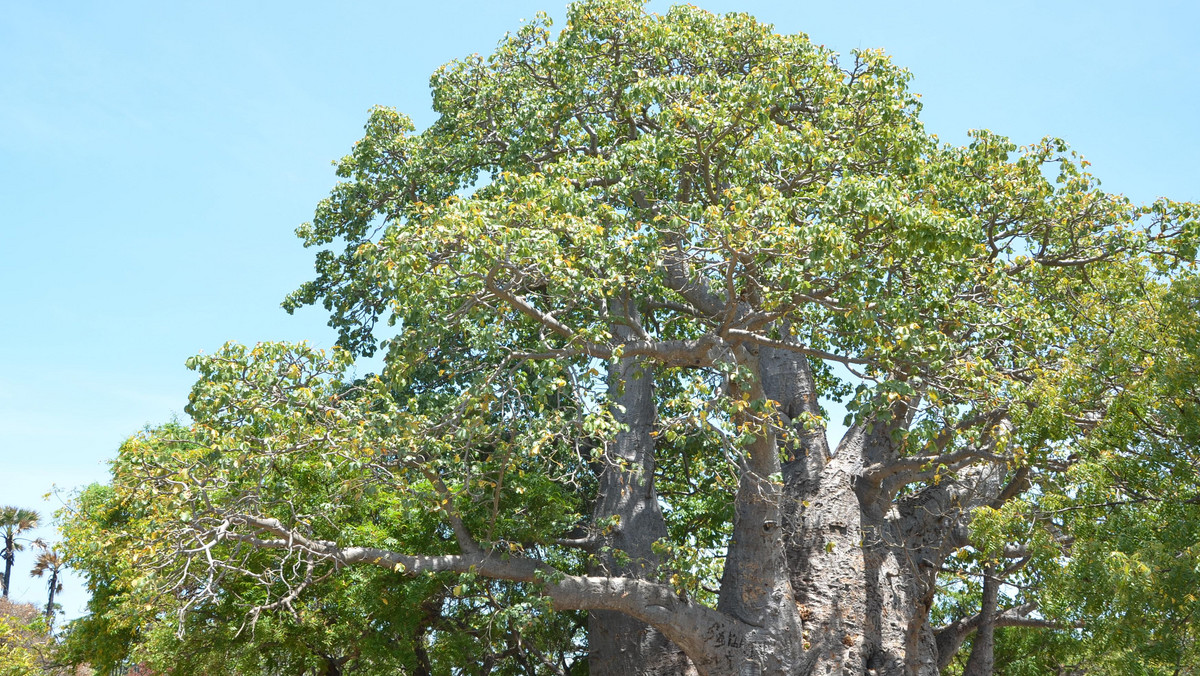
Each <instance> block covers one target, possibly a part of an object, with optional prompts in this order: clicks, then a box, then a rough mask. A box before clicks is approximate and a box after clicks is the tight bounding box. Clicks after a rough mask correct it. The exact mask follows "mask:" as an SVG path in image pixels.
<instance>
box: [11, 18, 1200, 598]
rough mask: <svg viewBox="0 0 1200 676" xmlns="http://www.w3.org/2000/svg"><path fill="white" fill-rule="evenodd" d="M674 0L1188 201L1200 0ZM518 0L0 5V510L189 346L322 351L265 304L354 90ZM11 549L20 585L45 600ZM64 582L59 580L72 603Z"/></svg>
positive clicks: (389, 84) (376, 86) (143, 406)
mask: <svg viewBox="0 0 1200 676" xmlns="http://www.w3.org/2000/svg"><path fill="white" fill-rule="evenodd" d="M550 1H552V2H556V3H561V2H562V0H550ZM696 4H698V5H699V6H701V7H703V8H705V9H708V10H711V11H714V12H726V11H734V10H738V11H747V12H750V13H751V14H754V15H755V16H757V17H758V18H759V19H760V20H762V21H765V22H769V23H773V24H774V25H775V27H776V30H778V31H779V32H786V33H794V32H798V31H802V32H805V33H807V34H808V35H809V36H810V37H811V38H812V39H813V41H814V42H817V43H820V44H824V45H827V46H829V47H831V48H833V49H835V50H837V51H839V52H842V53H848V52H849V51H850V50H852V49H856V48H877V47H878V48H883V49H884V50H886V51H887V52H888V53H890V54H891V55H892V56H893V58H894V60H895V62H896V63H898V64H899V65H902V66H904V67H906V68H908V69H910V70H911V71H912V72H913V73H914V76H915V77H914V80H913V82H912V87H913V89H914V90H915V91H917V92H920V93H921V94H922V95H923V101H924V104H925V110H924V114H923V118H924V120H925V123H926V126H927V128H928V129H929V130H930V131H932V132H934V133H936V134H938V135H939V136H940V137H941V138H942V139H943V140H945V141H948V142H954V143H960V142H963V141H964V140H965V138H966V131H967V130H968V129H973V128H988V129H991V130H993V131H996V132H998V133H1002V134H1006V135H1008V136H1010V137H1011V138H1012V139H1013V140H1014V141H1016V142H1017V143H1029V142H1033V141H1036V140H1037V139H1040V138H1041V137H1043V136H1046V135H1052V136H1059V137H1062V138H1065V139H1067V140H1068V141H1069V142H1070V143H1071V144H1072V145H1073V146H1074V147H1075V148H1076V149H1077V150H1079V151H1080V152H1082V153H1083V154H1084V155H1085V156H1086V157H1087V159H1088V160H1090V161H1091V162H1092V164H1093V167H1092V169H1093V171H1094V173H1095V174H1096V175H1097V176H1098V177H1100V178H1101V179H1102V180H1103V182H1104V187H1105V188H1106V189H1108V190H1110V191H1113V192H1121V193H1125V194H1127V195H1129V196H1130V197H1131V198H1133V199H1134V200H1137V201H1148V200H1151V199H1154V198H1155V197H1158V196H1160V195H1166V196H1170V197H1172V198H1174V199H1180V200H1193V201H1198V200H1200V181H1198V178H1200V171H1198V170H1197V168H1196V162H1197V158H1200V131H1198V129H1197V126H1198V124H1200V114H1198V112H1197V111H1198V110H1200V40H1198V38H1197V36H1198V35H1200V9H1198V7H1200V3H1192V2H1177V3H1170V2H1140V3H1115V2H1096V1H1091V2H1065V1H1054V2H1050V1H1046V0H1038V1H1037V2H991V3H976V2H961V1H959V2H921V3H904V2H896V1H894V0H892V1H890V2H870V1H862V0H860V1H859V2H855V3H832V2H827V1H826V2H810V1H808V0H795V1H792V2H768V1H766V0H762V1H746V2H728V1H720V2H718V1H715V0H714V1H711V2H710V1H706V0H701V1H700V2H697V3H696ZM668 5H669V3H666V2H657V1H655V2H651V3H650V5H649V7H650V9H651V10H657V11H664V10H665V9H666V8H667V7H668ZM539 9H544V10H547V11H548V12H549V13H550V15H551V16H552V17H554V18H555V19H556V20H557V23H559V24H561V18H562V17H563V16H564V14H565V7H564V5H563V4H549V2H547V0H538V1H536V2H531V1H525V0H521V1H519V2H505V1H497V2H462V1H458V0H442V1H441V2H407V1H404V2H400V1H397V2H369V1H365V0H360V1H358V2H353V3H351V2H341V3H338V2H326V3H313V2H302V1H297V0H292V1H289V2H286V3H284V2H254V3H248V2H207V3H173V2H161V0H156V1H155V2H124V1H110V2H104V3H100V2H92V3H78V2H70V1H66V0H61V1H56V2H52V3H51V2H40V1H38V2H33V1H30V2H24V1H14V0H0V504H4V505H20V506H24V507H31V508H35V509H38V510H40V511H41V512H42V513H43V515H46V516H47V517H49V516H50V515H51V514H52V513H53V512H54V511H55V510H56V509H57V508H58V507H59V506H60V505H61V500H60V499H59V498H55V497H51V499H49V500H43V498H42V496H43V495H44V494H46V493H47V492H49V491H51V490H52V487H57V489H58V490H59V491H64V492H67V493H69V492H70V491H71V490H72V489H74V488H76V487H79V486H82V485H86V484H87V483H89V482H93V481H103V480H105V478H106V476H107V468H106V466H105V464H104V462H105V460H106V459H108V458H110V457H112V456H113V455H114V454H115V451H116V449H117V447H118V446H119V445H120V443H121V441H122V440H123V439H124V438H125V437H127V436H128V435H130V434H132V433H133V432H136V431H137V430H138V429H140V428H142V427H143V426H145V425H147V424H156V423H161V422H164V421H166V420H169V419H170V418H171V417H172V416H173V415H179V416H182V410H183V406H184V404H185V403H186V400H187V393H188V391H189V388H190V385H191V382H192V379H193V378H192V374H191V372H189V371H188V370H187V369H186V368H184V365H183V364H184V360H185V359H187V357H189V356H190V355H193V354H195V353H197V352H201V351H206V352H212V351H213V350H215V349H216V348H218V347H220V345H221V344H222V343H223V342H225V341H227V340H237V341H241V342H247V343H253V342H255V341H259V340H303V339H307V340H309V341H311V342H313V343H314V344H316V345H317V346H320V347H328V346H330V345H331V344H332V342H333V340H334V337H335V336H334V334H333V332H332V331H331V330H330V329H328V328H327V327H326V326H325V319H324V316H323V315H322V314H321V313H320V312H318V311H315V310H309V311H302V312H300V313H298V314H297V315H296V316H289V315H287V314H286V313H285V312H283V311H282V310H281V309H280V308H279V303H280V301H281V300H283V297H284V296H285V295H286V294H287V293H288V292H290V291H292V290H293V289H295V288H296V287H297V286H298V285H299V284H301V283H302V282H304V281H305V280H306V279H308V278H309V276H310V274H311V271H312V257H311V252H309V251H305V250H304V249H303V248H302V247H301V245H300V243H299V240H297V239H296V238H295V237H294V235H293V230H294V229H295V227H296V226H297V225H299V224H300V223H302V222H304V221H305V220H307V219H308V218H309V217H310V216H311V214H312V212H313V208H314V207H315V206H316V204H317V202H318V200H320V199H321V198H322V197H323V196H324V195H325V194H327V193H328V191H329V188H330V187H331V186H332V185H333V183H334V181H335V178H334V175H333V169H332V167H331V166H330V161H331V160H334V159H336V158H338V157H341V156H342V155H344V154H345V153H346V152H347V151H348V150H349V149H350V147H351V145H352V144H353V143H354V141H355V140H357V139H358V138H359V137H360V136H361V131H362V125H363V123H364V122H365V120H366V115H367V111H368V109H369V108H370V107H371V106H373V105H377V104H380V105H387V106H393V107H396V108H398V109H399V110H401V111H403V112H406V113H408V114H410V115H411V116H412V117H413V119H414V120H415V121H416V123H417V125H418V127H424V126H426V125H428V124H429V123H430V122H431V121H432V115H433V114H432V112H431V111H430V108H429V90H428V78H429V75H430V74H431V73H432V72H433V70H434V69H435V68H436V67H437V66H439V65H441V64H442V63H445V62H446V61H449V60H451V59H455V58H459V57H462V56H465V55H467V54H470V53H473V52H479V53H485V54H486V53H489V52H490V51H491V50H492V49H493V47H494V46H495V44H496V42H497V40H498V39H499V38H500V37H502V36H503V34H504V33H505V32H506V31H508V30H512V29H515V28H516V27H518V26H519V25H520V24H519V22H520V19H522V18H529V17H532V16H533V15H534V14H535V12H536V11H538V10H539ZM46 521H47V522H48V521H49V518H47V519H46ZM33 535H35V536H41V537H45V538H48V539H55V538H56V537H57V536H56V533H55V531H54V530H53V528H50V527H47V528H43V529H41V530H39V531H38V532H36V533H34V534H33ZM32 564H33V555H32V554H31V553H29V552H25V553H23V554H20V555H18V559H17V564H16V567H15V569H14V572H13V596H14V597H15V598H17V599H23V600H29V601H41V600H42V599H44V596H45V594H44V584H43V581H42V580H40V579H36V578H30V577H29V575H28V571H29V569H30V568H31V567H32ZM86 598H87V597H86V591H85V590H84V589H83V587H82V585H81V584H80V583H79V581H78V580H75V579H69V580H68V584H67V589H66V591H65V593H64V594H63V595H62V596H61V603H62V604H63V606H64V608H65V611H66V614H67V616H68V617H73V616H77V615H79V614H81V613H82V612H84V604H85V602H86Z"/></svg>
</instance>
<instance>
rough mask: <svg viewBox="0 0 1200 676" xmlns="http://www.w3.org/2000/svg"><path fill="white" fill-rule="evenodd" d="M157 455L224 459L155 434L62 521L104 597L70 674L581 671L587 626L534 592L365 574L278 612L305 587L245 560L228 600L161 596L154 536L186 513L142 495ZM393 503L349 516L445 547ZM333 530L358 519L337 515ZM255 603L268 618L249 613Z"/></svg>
mask: <svg viewBox="0 0 1200 676" xmlns="http://www.w3.org/2000/svg"><path fill="white" fill-rule="evenodd" d="M146 453H151V454H154V455H157V456H161V457H166V456H176V457H181V458H182V457H189V458H191V459H192V460H193V461H195V462H197V467H196V468H195V470H194V471H200V469H199V468H200V467H201V466H203V465H204V464H206V463H212V462H214V461H217V460H219V459H217V458H215V457H214V456H213V455H212V453H211V452H210V451H209V450H208V449H205V448H204V447H203V446H201V445H200V444H198V443H196V442H195V440H194V438H193V437H192V435H191V433H190V431H189V430H188V429H187V428H184V427H182V426H180V425H176V424H167V425H163V426H161V427H158V428H155V429H148V430H146V431H145V432H144V433H143V434H141V435H138V436H135V437H133V438H132V439H130V440H129V441H128V442H126V444H124V445H123V446H122V448H121V450H120V452H119V454H118V456H117V458H116V459H115V460H114V461H113V463H112V473H113V478H112V481H111V482H110V483H109V484H107V485H102V484H94V485H92V486H89V487H87V488H85V489H84V490H82V491H81V492H80V493H79V494H77V495H76V496H75V497H74V499H73V500H71V501H70V503H69V504H68V506H67V508H66V509H64V510H62V511H61V512H60V513H59V519H60V521H61V523H62V526H61V528H62V532H63V538H64V539H63V543H62V545H63V552H64V554H65V559H66V561H67V563H69V564H70V566H71V567H72V569H74V570H76V571H78V572H79V573H80V574H81V575H82V576H83V577H84V578H85V579H86V580H87V584H88V588H89V590H90V591H91V598H90V600H89V602H88V613H87V614H86V615H85V616H83V617H81V618H79V619H77V620H74V621H73V622H71V624H70V625H69V626H68V627H67V628H66V631H65V632H64V635H63V636H62V637H61V646H60V648H59V653H58V655H57V657H58V660H59V661H60V662H62V663H64V664H71V665H80V664H88V665H90V666H91V667H92V668H94V669H97V670H98V671H101V672H104V671H106V670H109V669H112V668H114V667H119V666H121V665H123V664H129V663H145V664H146V665H148V666H149V667H150V668H151V669H153V670H155V671H158V672H160V673H165V672H166V671H167V670H169V671H170V672H171V673H172V674H173V675H174V676H189V675H191V674H197V675H198V674H210V673H315V674H326V675H333V674H343V675H349V674H362V675H374V674H379V675H383V674H387V675H392V674H432V673H448V672H449V671H450V670H451V669H452V668H453V667H454V666H455V665H458V664H460V663H462V661H463V659H464V655H470V656H472V659H474V660H477V661H478V663H479V664H480V665H482V666H483V667H484V669H485V671H487V672H491V673H535V672H537V671H538V670H539V669H543V668H544V667H545V665H546V664H551V665H554V668H553V669H551V670H550V671H553V672H556V673H568V672H569V671H570V668H571V661H570V659H569V650H570V649H571V646H573V645H575V644H577V643H578V642H579V641H578V637H579V636H580V634H581V632H582V631H583V620H584V618H583V616H582V615H580V614H572V613H564V614H561V615H556V616H555V617H553V618H552V619H551V620H550V621H543V618H539V617H538V616H537V615H536V614H535V613H531V612H529V611H528V608H529V602H530V599H529V598H528V597H529V596H530V595H531V594H530V593H529V592H527V591H524V590H520V589H517V590H514V589H511V588H506V587H505V586H504V585H500V584H497V583H496V582H495V581H492V580H487V579H482V578H481V579H476V580H474V581H463V580H460V579H459V578H458V576H446V575H431V576H427V577H423V578H420V579H417V580H410V581H408V582H407V583H406V584H400V581H402V580H404V575H403V574H402V573H399V572H396V571H389V570H383V569H378V568H356V569H353V570H350V571H344V572H345V573H347V574H345V575H338V576H328V575H324V576H315V577H314V578H313V579H308V578H306V577H304V576H302V578H301V579H300V580H299V582H304V583H305V584H310V585H311V586H309V587H308V589H309V591H310V592H311V593H309V594H306V595H305V596H303V597H292V598H290V599H287V601H286V602H284V603H275V604H274V607H272V608H269V609H267V608H265V607H266V606H268V605H271V603H272V601H278V600H280V599H284V598H287V594H286V592H285V591H284V590H285V589H286V588H287V586H288V585H294V584H297V582H298V580H297V579H294V578H291V577H288V573H289V572H288V570H287V569H286V568H283V567H279V566H271V565H270V563H271V562H270V560H269V557H267V556H264V555H263V553H262V552H255V551H254V550H253V549H251V548H246V549H245V550H244V551H243V553H245V554H246V557H244V558H243V559H241V560H240V562H239V565H240V566H241V567H242V568H243V569H245V570H248V571H253V572H254V576H253V578H252V579H243V578H240V577H239V576H229V577H225V578H222V579H220V580H218V581H217V582H216V583H217V584H220V585H221V588H222V593H221V594H219V595H216V596H213V597H210V598H205V599H199V600H197V597H198V594H197V591H198V590H197V589H196V588H195V587H194V586H189V585H183V586H181V587H178V588H177V593H162V590H163V589H165V588H172V587H173V585H174V582H176V581H177V580H172V579H169V578H168V576H167V575H166V574H164V573H161V572H156V571H155V570H154V569H153V568H151V567H148V566H146V565H145V562H146V560H147V556H148V553H149V549H150V548H152V547H154V546H157V544H159V543H156V542H155V541H154V538H153V537H152V536H151V534H152V533H153V532H155V531H156V530H158V529H162V528H164V527H168V526H169V525H170V524H172V523H178V522H179V519H180V518H181V514H180V513H179V512H178V511H177V510H175V509H174V507H173V506H172V505H168V504H167V503H168V502H171V501H164V500H162V499H155V498H152V496H149V495H147V494H145V493H144V492H141V491H139V489H138V483H137V482H138V477H137V475H136V474H135V473H134V472H133V471H132V469H133V468H134V467H136V466H138V464H139V463H140V462H142V461H143V460H144V455H145V454H146ZM305 473H306V472H305V470H304V469H303V468H292V471H289V472H288V477H289V479H288V480H291V481H301V482H309V481H311V480H312V477H307V478H306V477H305ZM306 486H308V487H314V488H315V485H314V484H311V483H306ZM382 497H385V496H381V495H380V494H379V493H378V492H362V493H360V494H359V495H358V499H357V500H356V501H355V504H354V509H353V512H354V514H352V515H350V516H351V517H355V516H356V517H357V518H359V521H358V522H357V527H359V528H362V529H366V530H369V531H370V532H372V533H374V534H376V535H378V536H379V537H382V538H385V539H395V538H396V537H398V534H399V533H398V529H399V528H401V527H404V526H411V527H412V528H414V529H415V530H418V531H420V535H419V537H421V538H424V541H426V542H429V543H433V542H437V541H439V540H441V537H442V536H441V534H440V533H439V532H438V531H437V522H436V520H434V519H430V518H425V519H424V520H423V521H421V522H420V523H414V522H411V521H405V522H404V523H403V524H400V525H397V524H396V523H395V522H394V521H393V519H394V517H395V516H396V515H397V514H398V513H399V512H398V510H397V507H396V506H395V505H388V504H386V503H385V502H384V501H383V500H382ZM176 506H177V505H176ZM330 517H331V518H334V519H335V520H337V521H339V522H340V521H341V520H342V519H345V518H347V517H346V515H343V514H339V513H337V512H334V513H331V514H330ZM162 544H167V543H162ZM272 595H273V599H272V598H271V597H272ZM248 602H249V604H250V606H254V607H263V608H264V609H263V610H262V611H261V612H254V613H247V612H246V611H247V608H248V606H247V605H246V604H247V603H248ZM523 609H524V610H523ZM433 636H438V637H439V640H437V641H434V640H432V637H433ZM572 637H576V638H574V639H573V638H572ZM562 645H566V646H568V649H567V650H563V649H561V648H560V646H562ZM577 664H579V665H582V663H579V662H577ZM536 665H542V666H540V667H539V666H536Z"/></svg>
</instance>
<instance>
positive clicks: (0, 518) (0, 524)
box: [0, 507, 41, 598]
mask: <svg viewBox="0 0 1200 676" xmlns="http://www.w3.org/2000/svg"><path fill="white" fill-rule="evenodd" d="M39 520H41V516H39V515H38V513H37V512H35V511H34V510H32V509H22V508H20V507H0V536H3V538H4V552H3V556H4V590H3V591H4V594H3V596H4V598H8V586H9V583H10V582H11V581H12V567H13V562H14V561H16V558H17V552H20V551H24V550H25V546H24V545H23V544H21V540H20V538H19V537H18V536H19V535H20V534H21V533H24V532H25V531H28V530H33V529H34V528H37V525H38V521H39Z"/></svg>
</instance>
